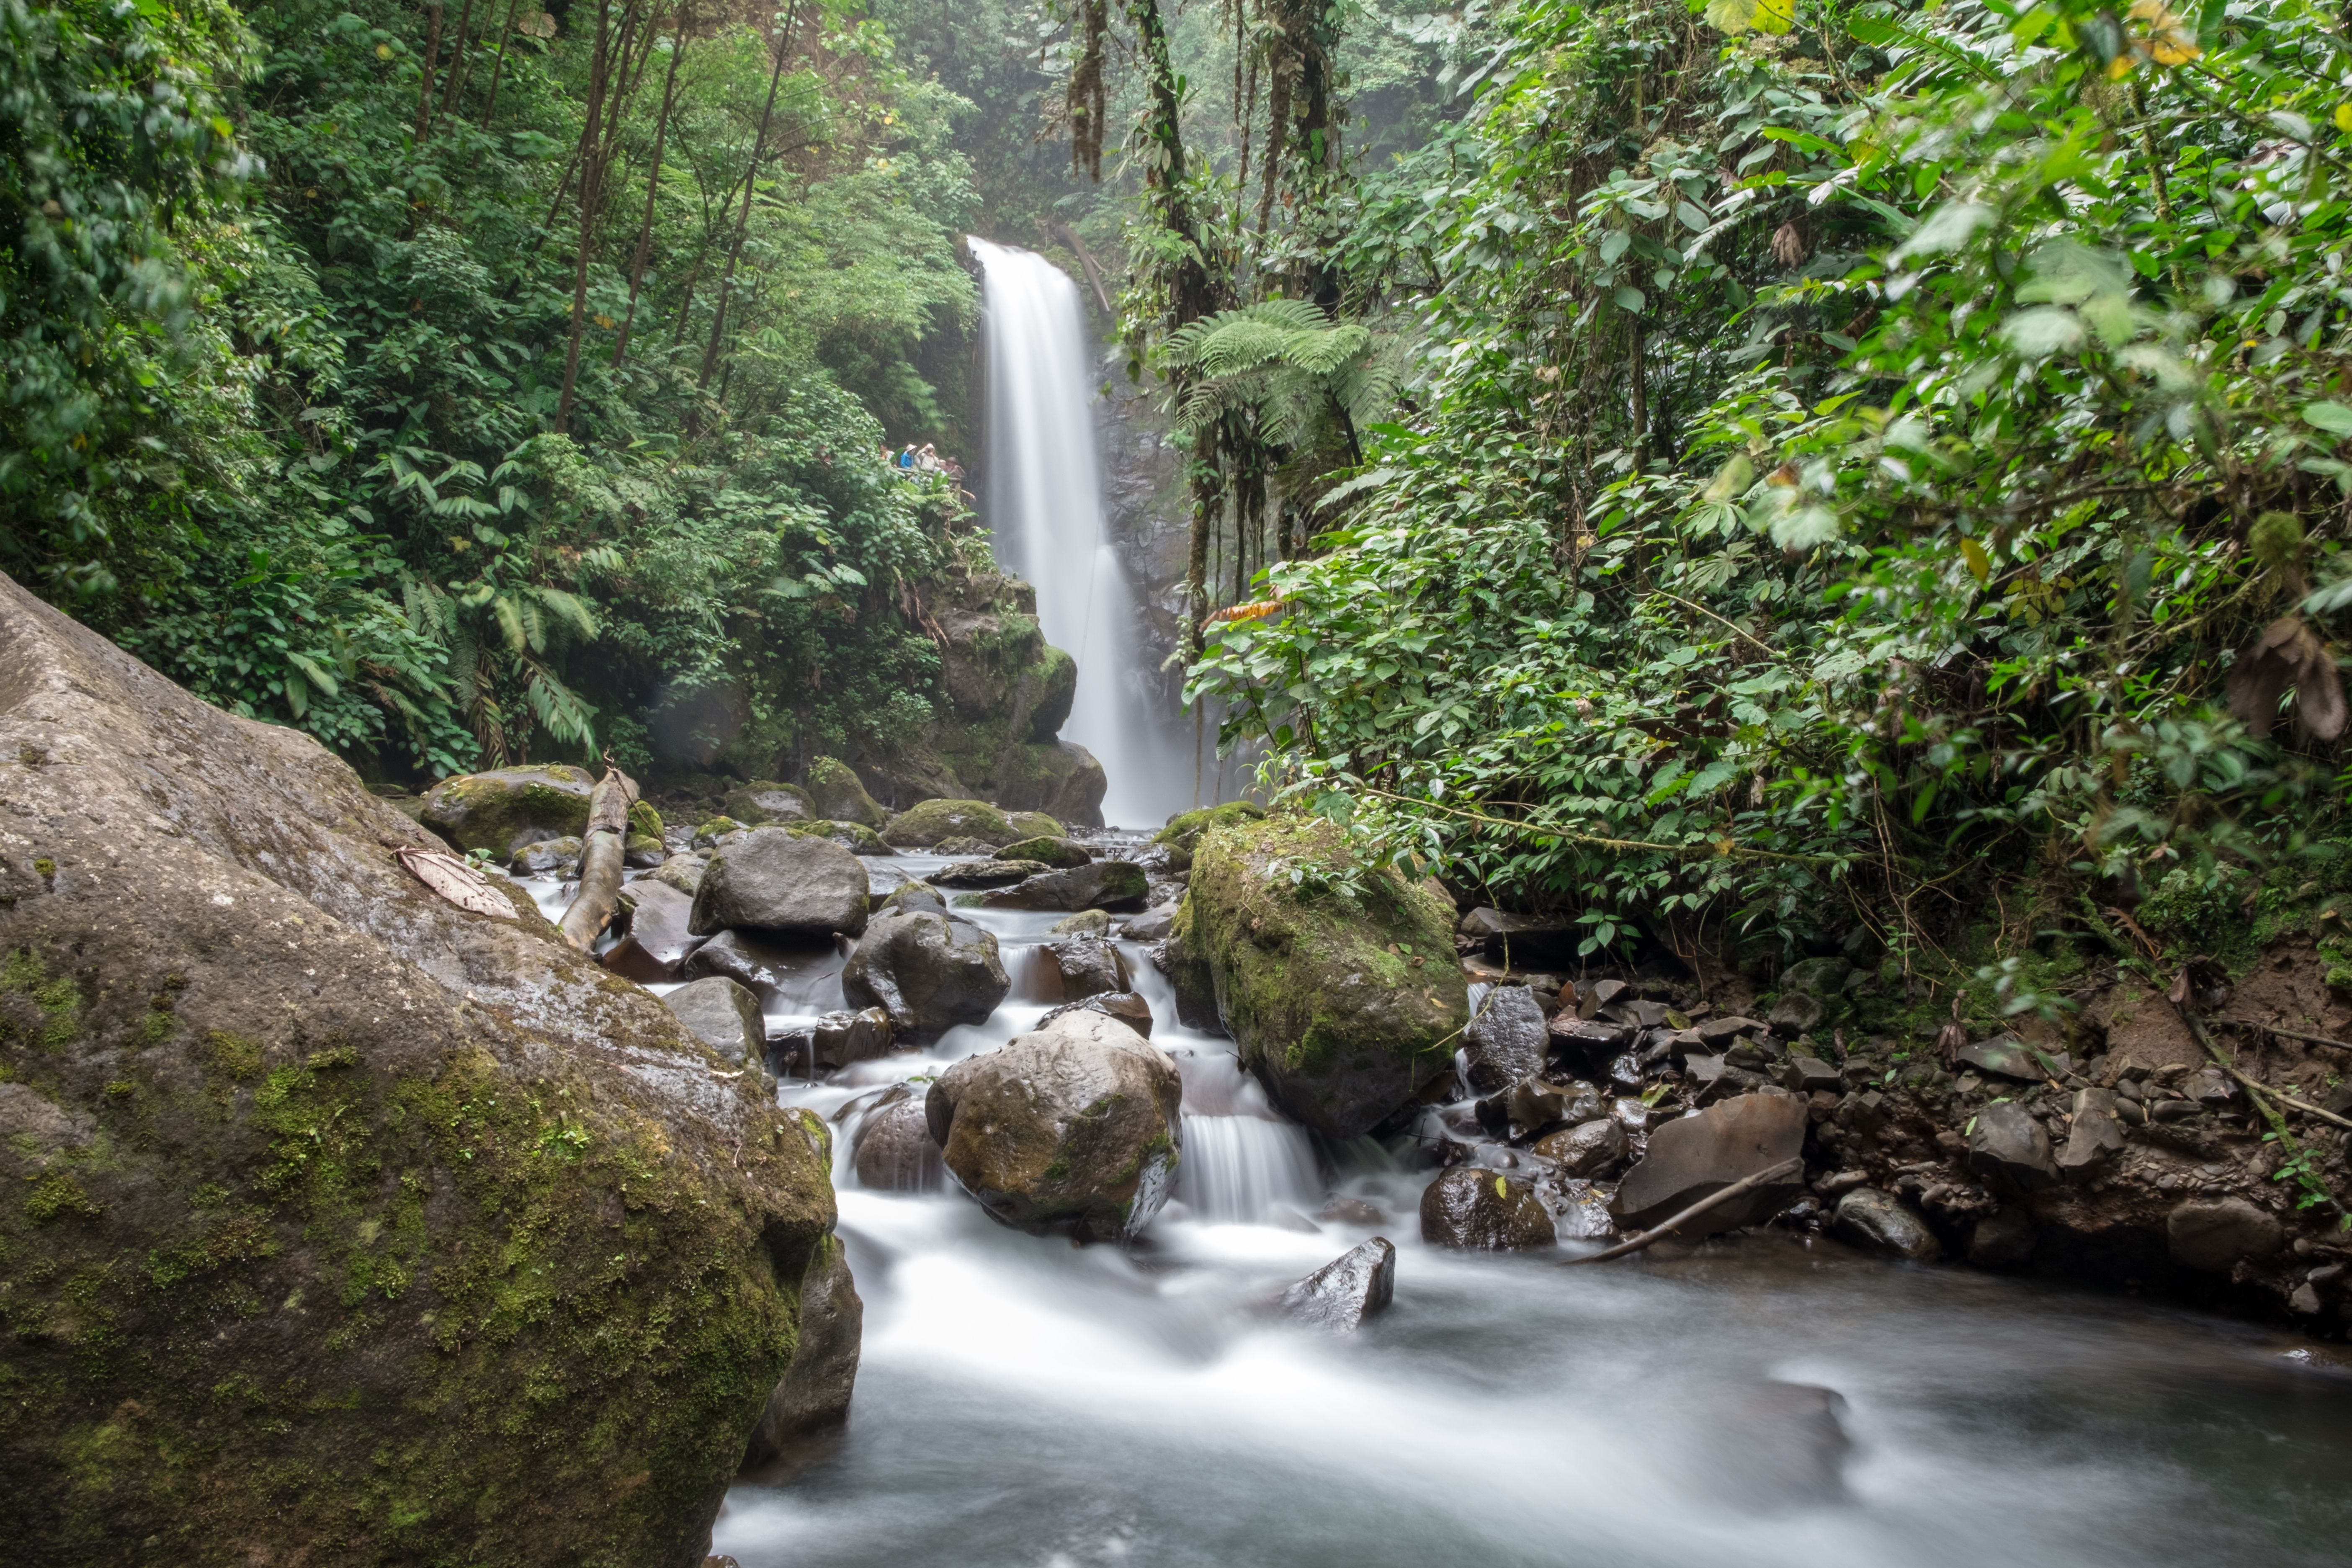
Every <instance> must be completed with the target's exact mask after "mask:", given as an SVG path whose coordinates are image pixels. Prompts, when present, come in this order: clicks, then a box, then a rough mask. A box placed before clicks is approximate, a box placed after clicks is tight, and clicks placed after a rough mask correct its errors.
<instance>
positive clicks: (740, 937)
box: [678, 931, 841, 1013]
mask: <svg viewBox="0 0 2352 1568" xmlns="http://www.w3.org/2000/svg"><path fill="white" fill-rule="evenodd" d="M840 967H841V960H840V955H839V954H838V952H836V951H835V946H834V944H833V943H832V942H812V941H809V940H807V939H805V938H803V939H800V940H797V941H786V940H780V939H775V938H770V937H763V936H760V935H757V934H755V933H753V932H751V931H720V932H719V934H718V935H717V936H714V937H712V938H711V939H710V940H709V942H704V943H702V944H701V945H700V946H699V947H697V948H696V949H695V950H694V951H693V952H690V953H688V954H687V956H686V962H685V963H683V964H681V965H680V966H679V968H678V973H679V974H681V975H682V976H684V977H685V978H686V979H688V980H707V979H709V977H710V976H712V975H714V974H717V975H724V976H725V977H726V978H728V979H730V980H732V981H733V982H735V984H738V985H740V986H743V987H745V988H747V989H748V990H750V991H751V994H753V995H755V996H757V997H759V998H760V1000H761V1004H762V1005H778V1004H795V1005H780V1006H778V1011H780V1012H788V1013H797V1012H803V1011H806V1010H807V1009H806V1005H805V1004H807V1003H808V1001H809V999H810V997H809V994H810V993H811V992H812V991H814V990H816V989H818V988H819V987H820V985H821V983H822V980H823V977H824V976H825V975H826V974H828V973H838V972H839V970H840ZM827 994H829V989H828V993H827Z"/></svg>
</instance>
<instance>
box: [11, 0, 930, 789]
mask: <svg viewBox="0 0 2352 1568" xmlns="http://www.w3.org/2000/svg"><path fill="white" fill-rule="evenodd" d="M477 10H478V12H479V13H480V14H479V15H478V16H477V18H476V21H477V23H478V26H475V28H474V29H473V32H472V33H471V35H470V37H468V38H467V40H466V42H465V44H464V47H462V48H461V47H460V43H459V39H458V37H457V29H456V27H455V25H454V24H455V22H456V19H457V18H456V16H455V13H454V11H453V12H451V13H450V14H449V16H448V17H447V18H446V24H445V25H444V27H443V32H442V35H441V37H440V39H439V42H438V43H437V44H429V43H428V33H429V31H430V27H431V26H432V24H430V23H429V22H428V18H427V16H426V14H425V9H424V8H423V7H422V6H419V5H411V4H407V3H405V0H360V3H358V4H355V5H344V4H342V3H341V0H336V3H334V4H327V3H325V0H293V3H292V4H289V5H277V6H270V7H266V8H263V9H261V10H258V11H256V12H254V13H253V14H252V15H251V16H250V17H249V18H248V19H247V20H246V21H244V22H240V21H239V20H238V19H237V18H236V16H235V15H234V14H232V13H230V12H228V11H226V10H225V9H224V10H220V11H217V12H215V11H207V10H205V9H204V8H202V7H201V6H199V7H197V8H195V9H193V10H191V9H189V8H186V7H182V8H180V9H177V10H173V11H170V12H168V13H167V12H165V11H163V10H160V9H155V8H149V7H142V8H132V7H127V6H126V7H121V8H118V9H113V10H106V11H104V12H102V13H101V11H100V9H98V8H95V7H76V6H68V7H64V8H59V9H53V10H52V9H29V8H26V7H24V6H21V5H19V6H17V7H16V8H14V9H10V10H7V11H6V12H5V15H0V28H5V29H6V30H7V32H8V36H9V40H10V47H9V49H8V50H7V53H6V63H5V66H0V71H5V72H6V73H7V75H6V77H5V85H6V86H7V89H8V93H7V102H8V103H9V104H10V106H11V107H10V110H9V112H10V114H11V115H12V116H14V117H15V120H16V124H17V132H16V137H15V139H14V142H12V149H11V156H10V159H9V161H8V162H7V163H5V167H0V182H5V185H0V209H5V211H7V212H8V213H10V214H11V215H13V216H11V217H10V218H9V219H8V220H6V221H8V222H9V223H11V224H13V225H15V226H16V230H20V231H21V235H22V237H21V239H20V240H18V241H16V248H15V249H13V250H12V251H10V252H9V253H8V258H7V267H8V268H9V270H8V272H7V274H6V277H5V310H6V311H7V312H8V315H7V321H6V325H7V326H8V329H9V334H8V335H9V337H10V340H11V345H10V347H9V348H8V349H7V350H6V351H5V353H8V354H10V355H11V356H13V357H11V358H10V359H9V360H8V362H7V374H8V381H9V385H10V393H11V396H10V402H9V405H8V408H7V410H6V411H5V414H0V507H5V510H0V550H5V564H6V565H7V567H8V569H9V570H11V571H12V572H14V573H16V574H18V575H20V576H24V577H26V578H27V579H28V580H29V581H31V582H32V583H34V584H35V585H37V586H38V587H39V588H41V590H42V591H44V592H45V593H47V594H49V595H52V596H53V597H56V598H58V600H59V602H60V603H62V604H64V605H66V606H67V607H68V608H70V609H71V610H73V611H74V612H75V613H76V614H78V615H79V616H82V617H83V618H85V619H87V620H89V621H90V622H91V623H92V624H93V625H95V626H99V627H100V629H101V630H103V631H105V632H107V633H108V634H109V635H110V636H113V637H116V638H117V639H118V640H120V641H121V642H122V643H123V644H124V646H126V647H130V648H131V650H132V651H134V652H136V653H138V654H140V655H141V656H142V658H147V659H149V660H150V661H151V662H152V663H154V664H156V665H157V666H158V667H159V668H163V669H164V670H165V671H166V672H167V673H170V674H171V675H173V677H175V678H176V679H180V680H182V681H184V682H185V683H186V684H187V685H189V686H190V687H191V688H192V689H194V690H196V691H197V692H199V693H200V694H202V695H204V696H205V697H206V698H208V699H210V700H214V701H216V702H219V703H221V704H222V705H223V706H225V707H228V708H230V709H232V710H236V711H238V712H242V713H247V714H250V715H254V716H257V717H263V718H269V719H274V720H278V721H282V722H291V723H295V724H299V725H301V726H302V727H304V728H306V729H308V730H310V731H311V732H312V733H314V734H316V735H318V736H319V737H320V739H321V740H323V741H326V742H328V743H330V744H331V745H333V746H335V747H337V748H338V749H340V750H341V751H343V752H345V753H346V754H348V755H352V756H353V757H355V758H358V759H359V760H362V762H369V763H373V765H376V766H381V767H388V768H392V769H394V770H397V771H410V770H422V771H425V772H428V773H446V772H451V771H456V770H458V769H462V768H467V767H471V766H474V765H477V764H480V763H499V762H502V761H512V760H520V759H525V758H529V757H531V756H534V755H535V756H539V757H542V758H544V757H549V756H560V757H578V756H583V755H584V756H593V754H594V753H595V752H596V751H597V750H599V749H600V748H601V747H602V746H604V745H605V744H608V743H609V744H614V745H616V746H617V747H618V749H619V751H620V752H623V753H625V754H626V755H627V756H628V757H629V758H630V759H631V760H632V761H633V762H635V763H637V764H638V765H643V764H644V763H646V761H649V760H650V758H651V746H652V742H653V741H654V738H655V734H656V731H657V730H658V729H659V725H658V723H657V722H656V710H658V709H659V708H660V707H661V706H662V705H663V704H664V703H665V702H667V701H669V700H676V699H683V698H686V697H689V696H690V695H691V694H692V693H693V692H695V691H696V690H698V689H703V688H707V687H711V686H723V687H726V688H729V689H731V690H734V691H737V692H740V693H741V695H742V699H743V700H744V701H746V702H748V704H749V705H750V706H751V708H752V709H754V710H756V711H755V717H757V718H760V719H761V724H762V726H763V727H762V728H761V730H760V731H759V732H760V733H761V735H763V736H765V737H767V738H768V739H769V740H771V741H772V742H775V743H777V744H780V745H781V744H787V743H790V742H792V741H793V738H794V737H796V736H798V735H799V734H800V733H802V732H803V731H814V732H815V733H818V734H821V735H830V736H835V737H842V736H857V737H860V738H863V737H865V736H866V735H867V733H868V732H869V731H877V732H878V731H894V732H895V731H903V730H904V729H905V728H907V727H908V724H909V723H916V724H919V723H920V722H922V721H925V720H927V719H928V718H929V707H928V702H927V700H926V698H925V693H926V692H927V691H928V689H929V683H930V678H931V674H932V671H933V669H934V668H935V659H934V658H933V657H932V655H931V653H930V649H929V641H928V639H927V638H925V637H922V636H921V635H920V633H919V631H918V630H916V629H915V628H914V627H913V626H911V624H910V623H908V622H904V621H902V618H901V616H900V615H899V612H898V605H899V603H900V602H901V600H902V598H903V594H902V591H901V589H900V586H899V584H901V583H903V582H907V581H919V580H920V579H921V578H922V577H924V576H925V575H926V574H929V573H931V572H933V571H936V570H937V569H938V568H939V567H940V565H941V564H942V563H943V560H944V556H945V552H946V551H947V549H948V544H947V540H946V528H947V525H948V524H949V523H950V522H951V521H955V520H956V514H957V511H958V507H959V503H958V502H957V500H956V499H955V497H954V494H953V492H952V491H951V490H950V489H948V488H947V487H946V486H945V485H944V483H943V482H934V481H925V482H922V483H907V482H899V481H894V480H892V479H890V478H889V477H888V476H887V473H886V472H885V471H884V470H883V468H882V467H881V465H880V464H879V463H878V461H877V460H876V454H877V452H878V450H879V449H880V447H881V444H882V440H883V434H884V431H885V429H886V428H889V427H893V426H895V427H898V428H899V429H902V430H906V431H908V432H910V433H912V432H920V431H922V430H924V429H927V428H931V427H935V426H939V425H940V423H941V422H942V421H943V420H944V419H945V418H946V415H945V414H944V413H943V411H942V408H941V405H940V398H939V396H938V395H937V394H936V393H935V391H934V389H933V387H932V386H931V384H930V383H929V381H927V380H926V379H925V377H924V375H923V374H921V373H920V372H919V370H918V368H917V364H918V361H924V362H925V363H928V362H929V359H931V358H936V357H937V356H936V355H934V354H931V353H929V351H928V350H927V348H926V346H925V345H926V344H927V342H929V341H930V340H935V339H939V340H946V341H950V342H952V341H961V335H962V334H963V332H964V331H966V329H967V327H968V325H969V321H970V319H971V312H972V305H973V300H972V288H971V280H970V279H969V278H968V277H967V276H966V274H965V272H964V271H963V269H962V268H961V266H960V264H959V263H958V261H957V259H956V257H955V254H954V248H953V245H954V235H955V231H956V228H957V227H958V226H960V222H961V219H962V218H963V216H965V215H966V214H967V213H968V212H969V210H970V207H971V201H972V193H971V186H970V171H969V168H968V166H967V164H966V163H964V161H963V160H962V159H961V156H959V155H958V154H956V153H954V152H953V151H951V150H950V147H949V146H948V142H947V135H948V123H949V117H950V115H951V114H952V113H953V112H955V111H956V110H958V109H959V108H960V107H961V105H960V104H959V102H958V100H955V99H954V98H953V97H952V96H951V95H950V94H949V93H947V92H946V91H945V90H944V89H940V87H938V86H937V85H936V84H934V83H931V82H928V81H924V80H920V79H917V78H915V77H914V76H912V75H910V74H909V73H908V71H907V70H906V69H905V68H902V67H901V66H899V65H898V63H897V62H896V60H895V58H893V50H892V45H891V41H890V39H889V38H888V37H887V35H885V34H883V33H882V32H881V31H880V30H879V29H878V27H877V26H876V25H875V24H874V23H872V22H870V21H867V20H865V19H863V18H861V17H859V16H857V15H856V14H855V12H854V11H845V10H840V9H825V10H824V11H822V12H807V13H795V15H796V16H800V17H801V22H802V25H801V26H797V27H796V28H795V29H794V31H793V35H792V36H791V37H783V38H780V39H772V38H771V37H768V36H766V35H765V34H763V33H762V32H761V31H760V30H757V29H755V28H752V27H751V26H743V25H738V24H733V23H727V24H723V25H720V26H716V27H715V28H714V27H712V26H710V25H709V23H708V22H705V23H703V24H701V25H700V26H699V27H698V29H697V30H696V31H694V32H693V33H691V34H690V35H685V36H681V35H680V34H679V33H678V32H677V27H676V24H675V20H674V18H670V17H667V16H665V18H664V20H663V21H662V22H661V23H660V28H661V31H662V34H663V36H662V37H659V38H658V39H657V40H656V47H653V48H652V49H650V50H649V51H648V52H646V54H645V55H644V56H643V57H641V58H643V59H644V60H645V61H646V65H645V66H644V67H643V68H639V69H638V70H637V71H636V73H635V75H634V77H633V78H632V81H631V87H630V90H629V91H628V93H627V94H626V95H625V102H624V103H623V105H622V108H621V112H620V113H619V114H618V115H617V116H616V117H615V122H614V134H613V138H612V142H611V144H610V145H611V157H610V159H609V160H608V164H607V168H606V172H605V175H604V182H603V184H602V186H601V188H600V192H599V195H598V199H597V200H596V201H595V202H594V203H593V212H591V213H590V214H589V215H588V217H587V221H586V222H585V223H584V224H583V219H582V215H581V213H580V210H579V209H580V205H581V201H582V199H583V198H582V189H581V181H580V180H579V178H578V177H577V166H578V163H579V155H578V150H579V148H580V147H581V146H582V144H583V124H584V122H585V120H586V104H587V99H588V96H589V90H590V84H589V67H590V55H591V54H592V52H593V49H592V46H593V40H594V36H595V34H596V30H597V23H596V15H595V12H594V11H593V9H591V10H574V11H572V12H570V13H566V14H564V15H563V16H562V21H561V25H560V26H556V27H554V28H552V29H551V30H541V31H533V30H532V29H530V28H521V29H517V30H514V31H513V32H511V34H510V35H509V34H506V33H502V32H501V30H500V26H501V24H500V20H499V16H497V15H496V14H495V13H494V10H493V8H491V7H488V6H484V7H478V8H477ZM637 15H638V16H639V18H640V20H642V16H643V14H642V13H638V14H637ZM541 20H545V18H541ZM610 24H611V26H613V28H614V30H615V31H616V32H617V31H618V30H619V28H620V26H621V13H620V11H619V10H618V9H615V10H614V12H612V13H611V16H610ZM248 28H249V29H250V30H248ZM636 36H637V37H640V38H642V37H644V32H643V28H642V27H639V28H638V30H637V34H636ZM779 47H780V48H782V50H784V51H785V54H786V68H785V71H784V74H783V77H782V86H781V89H780V91H779V94H778V109H777V112H776V114H775V115H774V117H773V119H774V124H773V125H772V127H771V128H770V129H769V130H768V132H767V135H766V138H765V141H764V143H762V144H761V153H760V158H759V163H758V166H757V168H756V169H753V168H752V166H751V165H752V159H753V153H754V144H755V142H759V140H760V136H759V132H760V129H761V120H762V106H763V102H764V100H765V96H766V91H767V87H768V82H769V79H770V66H771V63H772V58H774V57H773V55H772V49H773V48H779ZM680 49H683V51H684V52H683V53H682V54H679V53H678V52H677V51H679V50H680ZM428 56H429V58H428ZM673 58H675V59H677V64H678V70H677V90H676V93H675V96H674V100H673V108H672V110H671V112H670V113H669V115H668V116H667V121H666V122H664V121H663V113H662V110H663V100H664V90H663V89H664V82H665V79H666V77H667V66H668V64H669V62H670V61H671V60H672V59H673ZM428 72H429V73H431V79H430V80H429V81H428V80H427V79H426V76H427V73H428ZM494 83H495V89H496V90H495V99H493V90H492V89H493V84H494ZM657 132H658V133H659V135H660V138H661V141H662V143H663V151H662V159H661V163H660V165H659V177H658V182H657V183H656V180H655V173H656V168H655V163H654V156H653V154H654V144H655V142H656V134H657ZM747 171H748V172H749V173H750V174H751V180H750V184H751V203H750V211H749V216H748V218H743V217H742V216H741V215H742V211H743V203H742V198H743V195H744V191H745V185H746V175H747ZM648 219H649V221H647V220H648ZM739 221H740V222H741V223H742V226H743V227H742V236H743V237H742V243H741V251H740V263H739V265H738V266H736V267H735V268H730V265H729V262H730V253H731V252H732V250H733V248H734V245H735V237H736V234H737V226H738V223H739ZM12 232H15V230H12ZM641 257H642V258H643V265H642V268H640V266H639V260H640V258H641ZM583 264H584V268H585V270H584V278H585V284H584V288H585V305H584V312H585V316H586V318H587V320H586V321H585V322H584V323H583V327H584V329H585V330H584V331H583V354H582V363H581V367H580V371H579V374H578V385H577V388H576V392H575V394H574V406H573V408H572V413H571V416H570V418H569V420H568V424H567V427H566V431H565V433H562V434H559V433H557V431H556V427H555V426H556V420H555V414H556V408H557V405H558V402H559V394H560V390H561V387H562V382H563V379H564V370H565V359H566V350H567V342H568V341H569V338H570V336H571V327H572V289H573V284H574V279H575V273H576V272H578V271H579V269H580V268H581V267H582V266H583ZM730 271H731V274H732V276H731V279H730V291H729V295H728V305H727V312H726V317H725V321H724V324H723V326H720V327H717V328H714V317H715V305H716V300H717V298H718V289H717V287H716V280H717V279H719V276H720V275H721V273H722V272H730ZM623 331H627V332H628V334H629V336H628V339H627V343H628V352H627V354H626V356H625V357H624V356H623V354H622V353H621V352H620V349H621V335H622V333H623ZM834 743H835V744H839V743H841V742H840V740H838V739H836V740H835V742H834ZM777 765H778V763H777V762H776V760H775V759H773V758H770V759H766V760H765V761H764V763H763V765H762V767H761V771H772V769H773V768H774V767H775V766H777Z"/></svg>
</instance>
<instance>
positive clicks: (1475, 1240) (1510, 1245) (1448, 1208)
mask: <svg viewBox="0 0 2352 1568" xmlns="http://www.w3.org/2000/svg"><path fill="white" fill-rule="evenodd" d="M1555 1236H1556V1233H1555V1232H1554V1230H1553V1228H1552V1223H1551V1211H1550V1210H1549V1209H1548V1208H1546V1207H1545V1206H1544V1203H1543V1199H1542V1198H1540V1197H1538V1195H1537V1194H1536V1187H1535V1184H1534V1183H1533V1182H1528V1181H1522V1180H1520V1179H1518V1178H1517V1177H1513V1176H1507V1175H1505V1174H1503V1173H1501V1172H1499V1171H1489V1170H1486V1169H1485V1168H1484V1167H1482V1166H1477V1165H1456V1166H1454V1168H1453V1169H1452V1170H1450V1171H1444V1172H1441V1173H1439V1175H1438V1177H1437V1179H1436V1180H1435V1181H1433V1182H1432V1183H1430V1184H1429V1185H1428V1186H1426V1187H1424V1188H1423V1189H1422V1194H1421V1238H1422V1240H1423V1241H1425V1242H1428V1243H1429V1244H1430V1245H1431V1246H1432V1247H1450V1248H1451V1249H1453V1250H1454V1251H1456V1252H1523V1251H1526V1250H1528V1249H1529V1248H1531V1247H1549V1246H1551V1245H1552V1243H1553V1241H1554V1239H1555Z"/></svg>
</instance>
